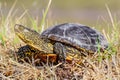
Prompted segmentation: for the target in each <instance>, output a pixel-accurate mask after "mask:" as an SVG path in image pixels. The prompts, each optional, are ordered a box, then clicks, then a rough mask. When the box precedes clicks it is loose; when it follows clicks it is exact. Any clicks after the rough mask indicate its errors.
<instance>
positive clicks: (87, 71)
mask: <svg viewBox="0 0 120 80" xmlns="http://www.w3.org/2000/svg"><path fill="white" fill-rule="evenodd" d="M17 47H18V45H17ZM17 47H16V46H14V47H12V46H11V45H9V43H8V44H6V46H2V45H0V50H1V54H0V55H1V56H0V78H1V79H3V80H11V79H15V80H19V79H20V80H48V79H49V80H63V79H67V80H80V79H82V80H118V79H120V67H119V66H120V59H119V56H120V54H119V53H120V52H119V49H118V52H117V53H116V54H112V56H111V57H110V58H105V57H104V58H103V57H99V56H98V54H97V53H96V54H95V55H93V56H90V57H89V56H88V57H84V59H83V60H82V62H81V63H80V64H78V63H77V62H76V60H73V61H72V63H66V64H64V65H63V66H62V67H61V63H59V64H49V63H43V64H42V65H39V66H36V65H35V64H34V60H33V62H31V63H27V62H23V63H20V62H19V61H18V60H17V56H16V51H17V50H18V48H17ZM101 54H103V53H99V55H101ZM106 54H107V53H106Z"/></svg>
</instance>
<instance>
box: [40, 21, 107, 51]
mask: <svg viewBox="0 0 120 80" xmlns="http://www.w3.org/2000/svg"><path fill="white" fill-rule="evenodd" d="M41 36H43V37H44V38H47V39H50V40H52V41H57V42H61V43H63V44H67V45H70V46H73V47H75V48H77V49H81V48H82V49H85V50H90V51H93V52H96V51H98V49H99V48H102V49H105V48H107V47H108V42H107V40H106V39H105V37H104V36H103V35H102V34H101V33H100V32H99V31H97V30H95V29H92V28H90V27H88V26H85V25H81V24H75V23H64V24H60V25H56V26H54V27H51V28H48V29H46V30H45V31H43V32H42V34H41Z"/></svg>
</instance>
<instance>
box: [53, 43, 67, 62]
mask: <svg viewBox="0 0 120 80" xmlns="http://www.w3.org/2000/svg"><path fill="white" fill-rule="evenodd" d="M53 50H54V53H55V54H57V62H58V60H60V62H62V63H65V62H66V52H65V47H64V45H63V44H62V43H60V42H56V43H55V44H54V46H53Z"/></svg>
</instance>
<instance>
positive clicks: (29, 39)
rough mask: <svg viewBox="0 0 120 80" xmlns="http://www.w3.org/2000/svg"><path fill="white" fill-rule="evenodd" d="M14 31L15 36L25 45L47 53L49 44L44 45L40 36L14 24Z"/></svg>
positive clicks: (33, 31)
mask: <svg viewBox="0 0 120 80" xmlns="http://www.w3.org/2000/svg"><path fill="white" fill-rule="evenodd" d="M14 31H15V34H16V35H17V36H18V37H19V38H20V39H21V40H22V41H23V42H25V43H26V44H27V45H29V46H31V47H33V48H36V49H38V50H40V51H43V52H49V49H47V48H48V46H50V44H49V43H46V42H45V40H44V39H43V38H42V37H41V36H40V34H39V33H38V32H36V31H35V30H32V29H30V28H27V27H24V26H23V25H19V24H16V25H15V27H14ZM48 44H49V45H48Z"/></svg>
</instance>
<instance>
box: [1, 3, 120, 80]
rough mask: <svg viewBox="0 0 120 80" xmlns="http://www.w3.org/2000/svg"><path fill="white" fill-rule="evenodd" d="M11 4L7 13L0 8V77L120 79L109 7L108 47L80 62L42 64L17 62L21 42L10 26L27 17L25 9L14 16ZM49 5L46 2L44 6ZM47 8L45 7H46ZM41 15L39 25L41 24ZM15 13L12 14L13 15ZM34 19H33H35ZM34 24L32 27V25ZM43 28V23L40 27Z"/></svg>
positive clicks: (16, 79) (119, 38)
mask: <svg viewBox="0 0 120 80" xmlns="http://www.w3.org/2000/svg"><path fill="white" fill-rule="evenodd" d="M15 4H16V2H15V3H14V4H13V6H12V8H11V10H10V11H9V13H8V16H7V17H5V18H4V14H2V10H0V11H1V15H2V17H1V22H0V32H1V33H0V80H63V79H67V80H119V79H120V58H119V57H120V44H119V41H120V36H119V28H118V27H117V26H118V24H117V22H114V19H113V18H112V15H111V12H110V10H109V8H108V7H107V6H106V7H107V10H108V13H109V14H108V15H109V16H110V20H111V23H112V29H113V30H112V32H111V34H107V33H106V32H105V31H104V30H103V33H104V35H105V36H106V38H107V39H108V41H109V42H110V48H109V49H108V50H107V51H105V52H104V53H100V52H99V54H97V53H96V54H95V55H93V56H91V57H89V56H88V57H84V59H83V60H82V61H81V64H77V63H76V61H75V60H73V62H72V63H71V64H69V63H66V64H64V66H63V67H60V65H61V64H57V65H52V64H49V65H48V64H47V63H46V64H43V65H42V66H35V65H34V63H32V64H28V63H27V62H24V63H22V64H21V63H19V62H18V60H17V56H16V51H17V48H18V47H20V45H19V44H22V45H23V43H22V42H20V41H19V39H18V38H17V37H16V36H15V34H14V30H13V27H14V25H15V23H22V24H27V23H26V21H27V18H24V15H25V14H26V13H27V11H26V10H25V12H24V13H23V14H21V15H20V16H19V17H15V16H14V15H15V13H13V12H14V7H15ZM48 7H49V6H48ZM47 9H48V8H47ZM46 14H47V11H45V15H44V19H43V20H42V23H41V26H44V25H45V17H46ZM13 17H15V18H13ZM34 22H35V20H34V19H32V20H31V23H32V24H31V25H36V26H37V24H38V23H34ZM36 22H37V21H36ZM36 26H34V28H36ZM40 30H43V27H42V28H41V29H40Z"/></svg>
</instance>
